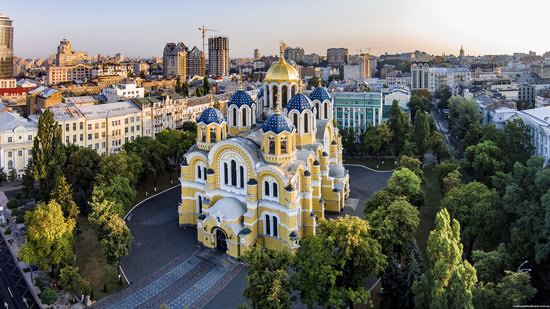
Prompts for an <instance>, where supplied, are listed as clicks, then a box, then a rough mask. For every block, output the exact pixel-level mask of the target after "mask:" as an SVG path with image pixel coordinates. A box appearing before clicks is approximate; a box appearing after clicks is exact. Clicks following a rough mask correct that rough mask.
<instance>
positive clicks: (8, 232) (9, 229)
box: [4, 227, 11, 235]
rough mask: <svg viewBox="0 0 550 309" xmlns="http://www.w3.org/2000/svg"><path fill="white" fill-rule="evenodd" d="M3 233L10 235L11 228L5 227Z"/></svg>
mask: <svg viewBox="0 0 550 309" xmlns="http://www.w3.org/2000/svg"><path fill="white" fill-rule="evenodd" d="M4 234H6V235H11V228H9V227H8V228H7V229H6V231H5V232H4Z"/></svg>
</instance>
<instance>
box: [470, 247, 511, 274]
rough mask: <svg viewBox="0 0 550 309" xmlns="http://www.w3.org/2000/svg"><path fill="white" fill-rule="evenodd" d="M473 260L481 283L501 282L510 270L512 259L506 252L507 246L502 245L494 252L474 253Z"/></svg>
mask: <svg viewBox="0 0 550 309" xmlns="http://www.w3.org/2000/svg"><path fill="white" fill-rule="evenodd" d="M472 260H473V261H474V267H475V268H476V272H477V278H478V279H479V281H483V282H499V281H500V280H501V279H502V278H503V277H504V276H505V270H507V269H510V266H511V262H512V257H511V256H510V254H509V253H508V252H507V251H506V246H505V245H504V244H500V245H499V246H498V248H497V249H496V250H493V251H488V252H485V251H481V250H476V251H474V252H473V254H472Z"/></svg>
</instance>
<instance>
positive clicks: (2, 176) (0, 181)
mask: <svg viewBox="0 0 550 309" xmlns="http://www.w3.org/2000/svg"><path fill="white" fill-rule="evenodd" d="M6 181H8V175H7V174H6V172H5V171H4V168H3V167H2V168H0V186H2V185H4V182H6Z"/></svg>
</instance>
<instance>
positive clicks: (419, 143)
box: [412, 110, 430, 158]
mask: <svg viewBox="0 0 550 309" xmlns="http://www.w3.org/2000/svg"><path fill="white" fill-rule="evenodd" d="M429 118H430V116H429V114H428V113H427V112H423V111H420V110H418V111H416V115H415V117H414V122H413V133H412V139H413V141H414V143H415V146H416V151H417V154H418V156H420V158H424V154H425V153H426V151H427V150H428V148H429V146H430V140H429V138H430V120H429Z"/></svg>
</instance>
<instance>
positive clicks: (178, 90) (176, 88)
mask: <svg viewBox="0 0 550 309" xmlns="http://www.w3.org/2000/svg"><path fill="white" fill-rule="evenodd" d="M181 90H182V88H181V78H180V76H179V75H178V77H177V78H176V87H175V89H174V91H175V92H176V93H181Z"/></svg>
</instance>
